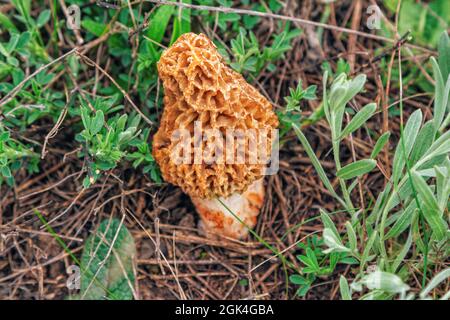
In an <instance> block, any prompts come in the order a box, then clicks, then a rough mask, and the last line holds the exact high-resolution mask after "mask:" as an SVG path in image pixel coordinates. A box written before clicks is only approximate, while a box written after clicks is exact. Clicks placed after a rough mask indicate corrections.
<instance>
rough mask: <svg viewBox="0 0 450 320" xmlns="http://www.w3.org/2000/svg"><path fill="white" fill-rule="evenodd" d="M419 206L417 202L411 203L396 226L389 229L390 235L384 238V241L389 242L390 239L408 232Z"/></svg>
mask: <svg viewBox="0 0 450 320" xmlns="http://www.w3.org/2000/svg"><path fill="white" fill-rule="evenodd" d="M416 208H417V204H416V202H415V201H411V203H410V204H409V205H408V207H406V209H404V210H403V211H402V212H401V214H400V216H399V218H398V219H397V221H396V222H395V224H394V225H393V226H392V228H391V229H389V231H388V233H386V235H385V236H384V239H385V240H387V239H389V238H393V237H397V236H398V235H399V234H400V233H402V232H403V231H405V230H406V228H408V227H409V226H410V225H411V222H412V220H413V217H414V215H416V214H417V211H416Z"/></svg>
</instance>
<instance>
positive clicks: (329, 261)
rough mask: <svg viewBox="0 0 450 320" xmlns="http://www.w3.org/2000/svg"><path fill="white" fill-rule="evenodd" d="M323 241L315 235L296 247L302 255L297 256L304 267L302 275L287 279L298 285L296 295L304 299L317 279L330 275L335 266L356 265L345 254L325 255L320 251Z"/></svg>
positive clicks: (352, 259)
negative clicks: (339, 264)
mask: <svg viewBox="0 0 450 320" xmlns="http://www.w3.org/2000/svg"><path fill="white" fill-rule="evenodd" d="M323 245H324V241H323V239H321V238H319V237H318V236H317V235H313V236H312V237H311V238H308V240H307V242H306V244H305V243H299V244H298V245H297V246H298V248H299V249H301V251H302V252H304V254H301V255H297V259H298V260H299V261H300V262H301V263H302V264H303V265H304V267H303V268H302V269H301V271H302V274H295V275H291V276H290V277H289V280H290V281H291V283H293V284H295V285H298V286H299V288H298V289H297V295H298V296H299V297H304V296H305V295H306V294H307V293H308V291H309V289H310V288H311V286H312V285H313V284H314V282H315V281H316V280H317V278H320V277H324V276H329V275H331V274H332V273H333V272H334V270H335V268H336V266H337V264H338V263H341V264H357V263H358V261H357V260H356V259H355V258H353V257H351V256H350V255H349V254H348V253H346V252H333V253H327V252H324V251H323V250H322V248H323Z"/></svg>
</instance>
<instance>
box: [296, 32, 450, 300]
mask: <svg viewBox="0 0 450 320" xmlns="http://www.w3.org/2000/svg"><path fill="white" fill-rule="evenodd" d="M442 39H443V40H441V41H442V42H443V43H442V44H441V45H440V48H441V49H440V52H439V53H440V56H439V63H438V62H437V61H436V60H435V59H434V58H431V63H432V66H433V70H434V75H435V81H436V87H435V101H434V108H433V118H432V119H431V120H429V121H428V122H426V123H424V124H423V123H422V122H423V121H422V119H423V116H422V112H421V110H420V109H419V110H416V111H415V112H413V113H412V114H411V116H410V117H409V119H408V121H407V123H406V125H405V126H404V127H403V126H402V127H401V137H400V140H399V142H398V144H397V147H396V149H395V153H394V158H393V161H392V163H393V164H392V175H391V176H390V177H389V181H388V183H387V184H386V187H385V188H384V190H382V192H380V194H379V195H378V197H377V199H376V201H375V202H374V203H370V204H369V206H368V207H367V208H358V206H357V205H355V204H354V202H353V198H352V196H351V194H352V191H354V190H355V187H356V186H357V185H358V181H359V179H361V177H363V176H364V175H365V174H367V173H369V172H371V171H372V170H373V169H374V168H375V167H376V165H377V160H376V158H377V156H378V154H379V152H380V151H381V150H382V149H383V147H384V145H385V143H386V142H387V141H388V139H389V133H388V132H386V133H384V134H383V135H381V136H380V137H379V139H378V141H377V143H376V144H375V146H374V149H373V151H372V154H371V157H370V158H368V159H362V160H357V161H354V162H351V163H349V164H347V165H343V164H342V163H341V153H340V147H341V142H342V140H343V139H345V138H346V137H348V136H349V135H350V134H352V133H353V132H354V131H356V130H357V129H359V128H361V127H362V126H364V124H365V123H366V121H367V120H368V119H370V118H371V117H372V115H373V114H374V113H375V111H376V109H377V108H376V105H375V104H373V103H369V104H368V105H366V106H365V107H363V108H362V109H361V110H359V111H358V112H357V113H356V114H355V115H354V116H353V118H352V119H351V120H350V121H349V122H348V124H347V125H346V126H344V114H345V112H346V106H347V104H348V102H349V101H350V100H352V99H353V98H354V97H355V95H356V94H358V93H359V92H361V91H362V89H363V86H364V83H365V80H366V79H365V76H364V75H359V76H357V77H355V78H354V79H348V78H347V76H346V75H345V73H341V74H340V75H339V76H337V77H336V78H335V79H334V81H333V83H332V85H331V88H330V90H327V89H326V88H327V72H325V75H324V80H323V85H324V93H323V105H324V111H325V117H326V120H327V123H328V125H329V126H330V129H331V141H332V150H331V151H332V154H333V157H334V162H335V166H336V178H337V180H338V183H339V189H338V190H337V188H335V187H334V186H333V185H332V184H331V181H330V179H329V178H328V175H327V174H326V173H325V171H324V169H323V167H322V165H321V163H320V161H319V159H318V158H317V157H316V155H315V153H314V151H313V149H312V148H311V146H310V144H309V142H308V140H307V138H306V137H305V135H304V134H303V132H302V131H301V130H300V128H299V127H298V126H297V125H296V124H293V125H292V127H293V128H294V131H295V132H296V134H297V136H298V138H299V140H300V142H301V143H302V145H303V147H304V149H305V151H306V153H307V154H308V156H309V157H310V159H311V162H312V164H313V166H314V167H315V169H316V171H317V173H318V175H319V177H320V179H321V180H322V183H323V184H324V186H325V188H327V190H328V191H329V193H330V194H331V195H332V196H333V197H334V199H335V200H336V201H337V202H338V203H339V204H340V205H341V206H342V207H343V208H344V209H345V211H346V212H347V213H348V214H349V216H350V220H349V221H347V223H346V224H345V226H346V233H345V234H344V236H342V235H341V234H340V233H339V232H338V230H337V228H336V226H335V225H334V223H333V221H332V220H331V218H330V216H329V214H328V213H327V212H325V211H324V210H321V218H322V223H323V224H324V230H323V241H324V244H325V247H326V249H325V250H324V253H325V254H331V253H346V254H348V255H349V256H351V257H353V258H354V259H356V260H357V261H358V263H359V271H358V273H357V275H356V277H355V279H354V280H353V283H352V285H350V286H348V283H347V280H345V279H342V278H341V291H342V293H343V296H345V297H346V298H349V297H351V293H352V292H357V291H360V292H361V293H360V294H361V296H362V298H366V299H368V298H370V299H374V298H376V299H387V298H392V297H394V296H395V295H396V294H399V293H400V294H402V296H401V297H402V298H406V296H405V293H406V291H407V290H408V289H409V288H408V286H406V285H405V284H404V282H405V281H406V280H407V279H408V278H409V276H410V272H409V268H408V264H410V263H413V264H414V268H416V269H418V270H422V274H423V278H422V279H423V280H422V286H423V287H425V285H426V279H427V274H428V270H429V269H430V267H431V266H432V265H435V266H439V265H442V263H443V262H444V261H446V260H447V258H448V257H449V254H450V251H449V247H448V242H449V236H450V231H449V228H448V222H447V221H448V210H449V202H448V199H449V196H450V160H449V153H450V132H449V131H448V130H447V126H448V123H447V122H446V121H447V120H446V119H448V118H449V112H450V104H449V95H450V76H449V75H448V61H449V60H448V57H449V56H450V50H448V46H447V45H446V43H447V42H446V41H448V37H447V36H445V35H444V36H443V38H442ZM446 39H447V40H446ZM442 48H443V49H442ZM445 75H446V76H447V78H446V81H445V80H444V76H445ZM401 111H402V112H403V110H401ZM404 236H406V241H405V240H403V239H404ZM413 243H414V246H413ZM309 252H310V253H311V250H310V251H309ZM408 254H412V257H413V258H412V259H416V262H408V261H406V259H405V258H406V256H407V255H408ZM310 255H311V254H310ZM307 257H308V255H307ZM309 261H310V262H311V261H312V262H314V259H311V257H309ZM313 264H314V263H313ZM369 264H371V268H372V269H373V267H375V268H376V272H374V271H373V270H372V271H370V270H368V266H369ZM314 265H315V269H316V270H319V269H318V268H317V264H314ZM308 267H309V268H310V267H311V266H310V265H309V264H308ZM364 287H365V288H366V289H367V290H368V291H367V292H366V293H365V294H364V293H362V291H363V288H364Z"/></svg>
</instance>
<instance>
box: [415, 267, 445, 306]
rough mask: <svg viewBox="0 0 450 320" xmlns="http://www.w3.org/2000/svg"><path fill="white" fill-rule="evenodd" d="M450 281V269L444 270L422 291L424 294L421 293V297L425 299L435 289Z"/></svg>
mask: <svg viewBox="0 0 450 320" xmlns="http://www.w3.org/2000/svg"><path fill="white" fill-rule="evenodd" d="M448 279H450V268H447V269H445V270H442V271H441V272H439V273H438V274H437V275H435V276H434V277H433V279H431V281H430V282H429V283H428V285H427V286H426V287H425V288H424V289H423V290H422V292H421V293H420V297H421V298H422V299H425V298H426V297H427V296H428V294H429V293H430V292H431V291H432V290H433V289H434V288H436V287H437V286H438V285H439V284H440V283H442V282H443V281H447V280H448ZM447 299H448V297H447Z"/></svg>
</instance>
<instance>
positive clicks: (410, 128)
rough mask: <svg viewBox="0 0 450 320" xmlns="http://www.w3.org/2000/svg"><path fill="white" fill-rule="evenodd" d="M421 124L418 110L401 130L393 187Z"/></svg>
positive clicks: (394, 167)
mask: <svg viewBox="0 0 450 320" xmlns="http://www.w3.org/2000/svg"><path fill="white" fill-rule="evenodd" d="M421 123H422V111H420V109H418V110H416V111H414V113H413V114H411V116H410V117H409V119H408V122H407V123H406V126H405V129H404V130H403V135H402V137H401V138H400V141H399V142H398V145H397V148H396V149H395V155H394V164H393V169H392V175H393V181H394V185H395V184H397V182H398V179H399V178H400V176H401V173H402V171H403V168H404V167H405V163H406V159H407V158H408V157H409V154H410V152H411V149H412V148H413V146H414V143H415V141H416V137H417V134H418V133H419V129H420V125H421Z"/></svg>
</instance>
